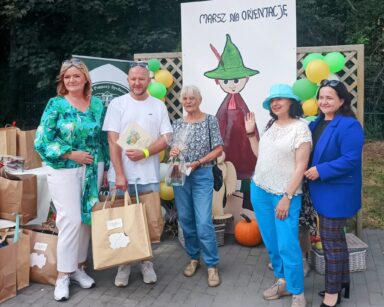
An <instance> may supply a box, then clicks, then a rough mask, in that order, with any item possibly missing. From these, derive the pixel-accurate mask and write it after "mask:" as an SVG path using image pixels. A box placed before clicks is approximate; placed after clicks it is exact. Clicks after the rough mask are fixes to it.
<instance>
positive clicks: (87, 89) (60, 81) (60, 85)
mask: <svg viewBox="0 0 384 307" xmlns="http://www.w3.org/2000/svg"><path fill="white" fill-rule="evenodd" d="M71 67H76V68H77V69H78V70H80V71H81V72H82V73H83V74H84V76H85V79H86V80H87V82H86V83H85V85H84V92H83V94H84V97H88V96H91V94H92V81H91V76H90V74H89V71H88V68H87V66H86V65H85V64H84V63H83V62H82V61H80V60H79V59H77V58H72V59H69V60H66V61H64V62H63V64H61V68H60V73H59V75H58V76H57V78H56V81H57V87H56V93H57V95H58V96H65V95H67V94H68V90H67V89H66V87H65V85H64V74H65V72H66V71H67V70H68V69H70V68H71Z"/></svg>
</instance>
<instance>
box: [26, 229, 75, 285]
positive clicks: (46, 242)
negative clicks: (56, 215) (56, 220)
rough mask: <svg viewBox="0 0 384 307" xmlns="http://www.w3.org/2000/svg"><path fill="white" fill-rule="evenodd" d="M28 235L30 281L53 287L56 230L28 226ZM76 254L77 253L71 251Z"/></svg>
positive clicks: (55, 260)
mask: <svg viewBox="0 0 384 307" xmlns="http://www.w3.org/2000/svg"><path fill="white" fill-rule="evenodd" d="M26 229H27V231H28V232H29V234H30V242H31V248H30V280H31V281H33V282H37V283H40V284H49V285H55V283H56V279H57V254H56V249H57V229H56V228H54V227H47V226H43V225H42V226H40V225H33V226H28V227H27V228H26ZM73 252H77V251H73Z"/></svg>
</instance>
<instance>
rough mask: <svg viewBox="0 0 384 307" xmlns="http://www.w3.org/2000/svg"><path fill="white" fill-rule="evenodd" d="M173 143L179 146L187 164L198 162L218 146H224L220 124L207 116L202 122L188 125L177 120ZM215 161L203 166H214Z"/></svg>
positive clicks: (211, 116)
mask: <svg viewBox="0 0 384 307" xmlns="http://www.w3.org/2000/svg"><path fill="white" fill-rule="evenodd" d="M172 127H173V139H174V141H173V143H174V146H177V147H178V148H179V149H180V151H181V153H182V155H183V157H184V160H185V161H186V162H192V161H197V160H199V159H200V158H202V157H204V156H205V155H207V154H208V153H209V152H210V151H212V149H214V148H215V147H216V146H219V145H223V140H222V139H221V135H220V130H219V124H218V122H217V119H216V117H215V116H213V115H208V114H206V116H205V119H204V120H203V121H201V122H196V123H187V122H185V121H184V119H183V118H179V119H177V120H175V121H174V122H173V124H172ZM213 164H214V162H213V161H211V162H209V163H206V164H204V165H203V166H212V165H213Z"/></svg>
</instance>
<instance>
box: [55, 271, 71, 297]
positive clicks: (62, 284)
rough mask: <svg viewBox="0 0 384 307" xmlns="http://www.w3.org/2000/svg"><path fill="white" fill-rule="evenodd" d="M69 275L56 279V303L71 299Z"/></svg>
mask: <svg viewBox="0 0 384 307" xmlns="http://www.w3.org/2000/svg"><path fill="white" fill-rule="evenodd" d="M69 284H70V281H69V275H64V276H63V277H61V278H58V279H56V285H55V292H54V297H55V300H56V301H66V300H68V298H69Z"/></svg>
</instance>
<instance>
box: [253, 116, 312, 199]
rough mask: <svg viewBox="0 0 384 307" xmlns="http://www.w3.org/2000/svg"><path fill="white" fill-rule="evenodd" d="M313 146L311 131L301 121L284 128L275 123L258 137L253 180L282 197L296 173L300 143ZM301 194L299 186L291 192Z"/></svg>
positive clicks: (264, 188)
mask: <svg viewBox="0 0 384 307" xmlns="http://www.w3.org/2000/svg"><path fill="white" fill-rule="evenodd" d="M306 142H310V143H311V144H312V136H311V131H310V130H309V128H308V124H307V123H306V122H305V121H304V120H295V121H294V122H292V123H290V124H289V125H287V126H283V127H282V126H279V125H278V124H277V123H276V122H275V123H273V125H272V126H271V127H270V128H269V129H268V130H266V131H264V132H263V134H262V135H261V137H260V142H259V154H258V158H257V163H256V168H255V173H254V176H253V181H254V182H255V184H256V185H257V186H259V187H260V188H262V189H263V190H265V191H267V192H269V193H272V194H283V193H284V192H286V189H287V186H288V184H289V182H290V180H291V178H292V176H293V173H294V171H295V165H296V161H295V151H296V149H297V148H299V146H300V145H301V144H302V143H306ZM300 193H302V190H301V185H300V187H299V188H298V189H297V190H296V192H295V193H294V194H295V195H297V194H300Z"/></svg>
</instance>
